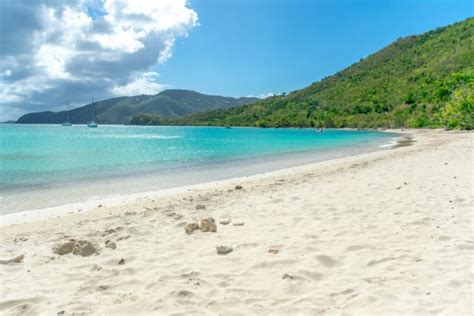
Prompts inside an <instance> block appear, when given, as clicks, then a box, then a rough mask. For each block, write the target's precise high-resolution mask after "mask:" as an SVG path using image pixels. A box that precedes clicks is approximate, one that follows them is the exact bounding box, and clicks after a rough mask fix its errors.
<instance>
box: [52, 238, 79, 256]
mask: <svg viewBox="0 0 474 316" xmlns="http://www.w3.org/2000/svg"><path fill="white" fill-rule="evenodd" d="M73 248H74V241H67V242H65V243H61V244H57V245H56V246H54V247H53V252H54V253H55V254H57V255H60V256H62V255H67V254H68V253H71V252H72V249H73Z"/></svg>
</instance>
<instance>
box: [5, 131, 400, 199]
mask: <svg viewBox="0 0 474 316" xmlns="http://www.w3.org/2000/svg"><path fill="white" fill-rule="evenodd" d="M0 137H1V138H0V179H1V183H0V190H1V189H10V188H19V187H30V186H36V185H47V184H52V183H57V182H64V181H71V180H78V179H87V178H97V177H104V176H111V175H120V174H132V173H142V172H148V171H159V170H165V169H173V168H182V167H186V166H192V165H194V166H196V165H206V164H212V163H215V162H220V161H227V160H238V159H245V158H253V157H259V156H268V155H275V154H281V153H288V152H297V151H304V150H315V149H319V150H325V149H335V148H338V147H350V146H364V145H369V144H374V142H380V141H381V142H386V141H387V139H389V138H391V137H393V135H390V134H386V133H380V132H371V131H370V132H369V131H346V130H326V131H325V132H323V133H318V132H315V131H314V130H309V129H254V128H232V129H225V128H214V127H136V126H100V127H99V128H97V129H92V128H88V127H86V126H80V125H77V126H73V127H63V126H55V125H54V126H53V125H3V126H0Z"/></svg>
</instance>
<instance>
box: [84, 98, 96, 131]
mask: <svg viewBox="0 0 474 316" xmlns="http://www.w3.org/2000/svg"><path fill="white" fill-rule="evenodd" d="M92 108H93V109H94V119H93V120H92V121H90V122H89V123H87V126H88V127H91V128H97V126H98V124H97V122H96V121H97V111H96V109H95V104H94V98H92Z"/></svg>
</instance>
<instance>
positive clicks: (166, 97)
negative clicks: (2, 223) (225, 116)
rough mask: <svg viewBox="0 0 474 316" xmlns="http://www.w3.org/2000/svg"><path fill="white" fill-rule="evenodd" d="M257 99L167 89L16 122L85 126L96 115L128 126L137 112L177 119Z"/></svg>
mask: <svg viewBox="0 0 474 316" xmlns="http://www.w3.org/2000/svg"><path fill="white" fill-rule="evenodd" d="M256 100H258V99H257V98H245V97H243V98H230V97H222V96H212V95H206V94H202V93H198V92H195V91H190V90H165V91H162V92H160V93H158V94H156V95H139V96H132V97H119V98H113V99H107V100H104V101H98V102H95V103H94V104H93V105H92V104H88V105H85V106H82V107H79V108H76V109H73V110H69V111H62V112H50V111H48V112H38V113H29V114H25V115H23V116H22V117H20V118H19V119H18V121H17V123H49V124H59V123H62V122H64V121H71V123H73V124H84V123H87V122H88V121H91V120H93V119H94V115H95V114H94V112H96V115H97V121H98V123H101V124H127V123H129V122H130V120H131V118H132V117H133V115H135V114H137V113H147V114H152V115H159V116H160V117H165V118H174V117H180V116H184V115H189V114H192V113H196V112H203V111H209V110H215V109H228V108H231V107H236V106H241V105H245V104H248V103H251V102H255V101H256ZM94 108H95V109H94Z"/></svg>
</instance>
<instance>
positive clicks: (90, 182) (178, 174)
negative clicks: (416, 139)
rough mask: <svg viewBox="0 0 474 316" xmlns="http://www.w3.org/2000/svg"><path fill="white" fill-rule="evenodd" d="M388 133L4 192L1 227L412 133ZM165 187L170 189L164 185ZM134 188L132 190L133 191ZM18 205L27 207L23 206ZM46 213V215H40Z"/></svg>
mask: <svg viewBox="0 0 474 316" xmlns="http://www.w3.org/2000/svg"><path fill="white" fill-rule="evenodd" d="M379 132H380V131H379ZM385 132H386V133H392V134H397V135H394V137H393V138H390V139H387V140H386V141H388V143H382V144H381V145H375V144H376V141H375V140H374V141H372V142H373V143H374V144H370V145H369V144H367V145H365V144H364V145H363V146H361V147H358V146H356V147H348V148H336V149H323V150H322V151H321V150H320V149H309V150H302V151H294V152H284V153H280V154H272V155H267V156H256V157H249V158H241V159H237V160H227V161H221V162H216V163H211V164H209V165H197V166H192V167H185V168H182V169H180V168H178V169H175V170H174V169H169V170H168V169H167V170H163V171H153V172H147V173H143V174H141V173H139V174H125V175H114V176H108V177H103V178H98V179H84V180H79V181H70V182H64V183H62V184H55V185H54V186H45V187H42V186H40V187H38V188H24V189H12V190H5V191H3V193H4V196H3V197H2V206H1V207H0V226H4V225H5V224H4V223H14V222H15V221H16V220H17V219H18V220H19V221H20V222H24V219H22V218H25V217H26V216H28V214H30V215H34V217H35V218H37V217H38V216H40V217H44V216H46V214H49V215H48V217H50V216H55V215H61V214H63V213H64V212H66V210H67V209H70V208H76V211H77V209H81V211H84V210H85V209H91V208H93V205H94V203H95V204H101V203H102V204H103V203H112V204H114V205H116V204H117V203H118V202H117V201H126V200H130V199H134V198H140V197H142V196H146V195H151V194H159V195H162V194H165V195H166V194H173V193H174V192H180V191H182V190H186V189H188V188H198V187H199V186H200V185H203V184H210V185H212V184H214V183H218V182H220V181H228V180H232V179H235V180H239V181H240V180H243V179H246V178H248V177H252V176H258V175H260V174H262V175H268V174H270V173H272V172H274V171H279V170H285V169H291V168H294V167H299V166H304V165H311V164H317V163H320V162H322V161H328V160H334V159H340V158H344V157H350V156H356V155H360V154H363V153H369V152H376V151H383V150H390V149H392V147H395V146H397V144H398V143H399V142H400V141H401V140H402V139H404V138H406V137H407V136H406V135H408V133H407V132H403V131H400V130H387V131H385ZM235 166H238V167H235ZM163 183H167V184H165V185H163ZM168 183H171V184H168ZM216 185H218V184H216ZM130 187H131V188H133V189H130ZM92 188H93V189H92ZM62 196H68V198H67V199H65V198H62ZM15 200H20V201H28V202H26V203H25V202H22V204H21V205H19V204H18V203H17V202H16V201H15ZM31 204H35V205H36V207H30V206H29V205H31ZM10 205H16V209H15V210H13V211H12V210H11V207H10ZM6 210H9V212H8V213H6ZM43 210H44V214H39V213H40V212H42V211H43Z"/></svg>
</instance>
